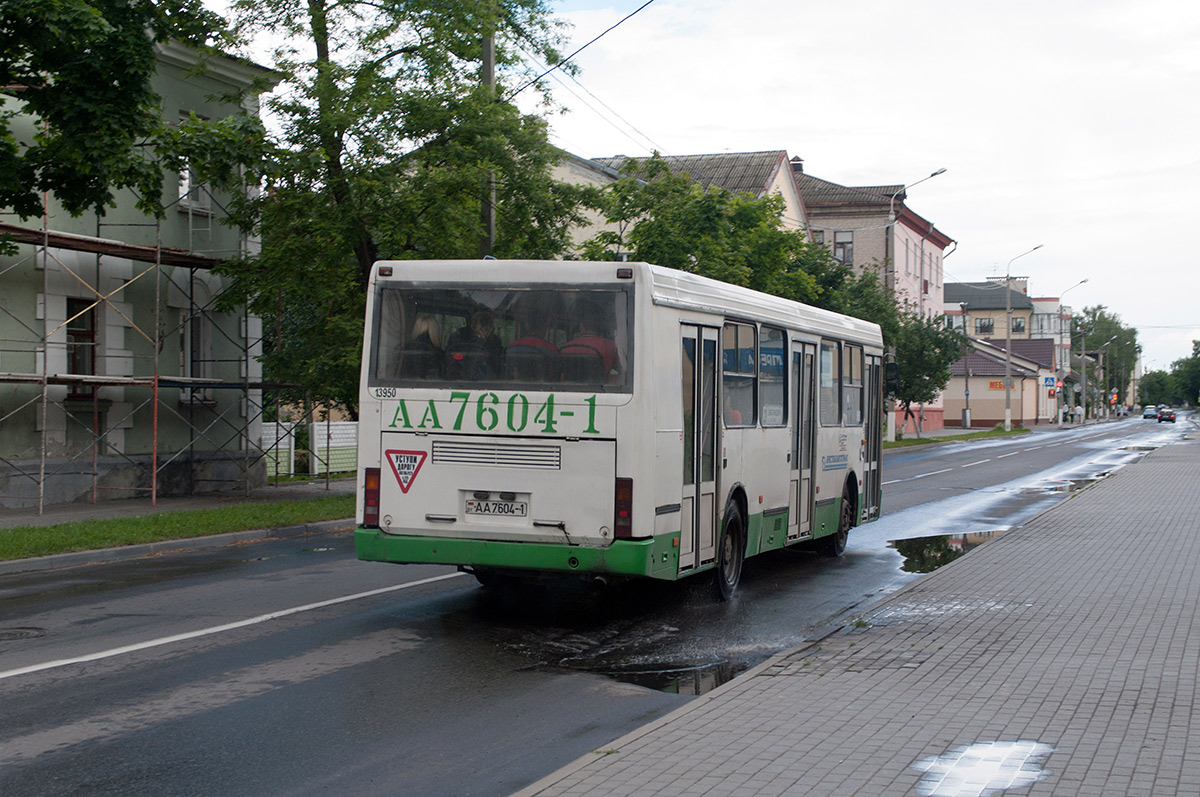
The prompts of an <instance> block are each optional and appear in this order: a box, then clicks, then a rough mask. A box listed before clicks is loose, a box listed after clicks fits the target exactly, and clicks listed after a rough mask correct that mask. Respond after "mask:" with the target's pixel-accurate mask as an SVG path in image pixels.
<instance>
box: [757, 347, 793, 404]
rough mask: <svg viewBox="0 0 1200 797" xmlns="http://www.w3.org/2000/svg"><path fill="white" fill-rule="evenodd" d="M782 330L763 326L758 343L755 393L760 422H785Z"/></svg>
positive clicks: (784, 361)
mask: <svg viewBox="0 0 1200 797" xmlns="http://www.w3.org/2000/svg"><path fill="white" fill-rule="evenodd" d="M783 341H784V338H783V330H782V329H775V328H773V327H763V328H762V342H761V343H760V344H759V347H758V381H759V384H758V395H759V399H760V402H761V404H760V406H761V410H760V415H761V417H762V425H763V426H787V379H786V378H785V376H786V372H785V368H784V366H785V364H786V363H787V358H786V352H785V350H784V343H783Z"/></svg>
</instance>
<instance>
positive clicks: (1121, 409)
mask: <svg viewBox="0 0 1200 797" xmlns="http://www.w3.org/2000/svg"><path fill="white" fill-rule="evenodd" d="M1128 414H1129V408H1128V407H1117V417H1118V418H1124V417H1125V416H1126V415H1128Z"/></svg>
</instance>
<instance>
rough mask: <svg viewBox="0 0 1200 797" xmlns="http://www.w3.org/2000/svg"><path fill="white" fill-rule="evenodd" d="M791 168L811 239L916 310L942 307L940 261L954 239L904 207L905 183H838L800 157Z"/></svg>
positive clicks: (931, 312)
mask: <svg viewBox="0 0 1200 797" xmlns="http://www.w3.org/2000/svg"><path fill="white" fill-rule="evenodd" d="M792 170H793V171H794V172H795V174H796V182H797V183H798V185H799V186H800V193H801V195H802V196H803V197H804V206H805V208H806V209H807V211H808V221H809V233H810V235H811V237H812V239H813V240H814V241H816V242H817V243H823V244H824V245H825V246H828V247H829V248H830V250H831V251H832V252H833V257H834V259H835V260H837V261H839V262H841V263H843V264H844V265H846V266H847V267H848V268H853V269H854V270H855V271H856V272H858V273H861V272H863V271H868V270H873V271H875V272H877V273H879V274H880V275H881V276H882V277H883V279H884V284H885V285H886V286H887V287H888V288H889V289H891V290H892V292H893V293H894V294H895V296H896V300H897V301H898V302H900V303H901V304H902V305H905V306H907V307H908V308H909V309H911V310H913V311H914V312H917V313H919V314H921V315H923V316H930V315H938V314H940V313H941V312H942V286H943V277H944V271H943V263H942V261H943V260H945V258H946V257H948V256H949V255H950V254H952V253H953V251H954V250H953V249H951V250H950V252H947V251H946V248H947V247H949V246H950V245H951V244H954V243H955V242H954V239H952V238H950V237H949V236H948V235H946V234H945V233H943V232H941V231H940V230H938V229H937V227H936V226H935V225H934V223H933V222H931V221H929V220H928V219H925V218H923V217H922V216H920V215H918V214H917V213H916V212H915V211H913V210H912V209H911V208H910V207H908V205H907V204H906V202H905V199H906V198H907V193H906V191H905V187H904V186H903V185H879V186H857V187H855V186H844V185H838V184H837V183H831V182H829V181H828V180H822V179H821V178H819V177H814V176H813V175H811V174H807V173H805V171H804V163H803V161H801V160H800V159H799V158H793V159H792Z"/></svg>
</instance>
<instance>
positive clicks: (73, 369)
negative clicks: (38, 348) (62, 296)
mask: <svg viewBox="0 0 1200 797" xmlns="http://www.w3.org/2000/svg"><path fill="white" fill-rule="evenodd" d="M67 373H70V374H82V375H84V376H95V375H96V306H95V303H93V302H91V301H89V300H88V299H67ZM91 396H92V386H91V385H79V384H73V385H71V387H70V389H69V390H68V398H84V397H86V398H91Z"/></svg>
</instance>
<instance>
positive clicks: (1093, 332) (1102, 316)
mask: <svg viewBox="0 0 1200 797" xmlns="http://www.w3.org/2000/svg"><path fill="white" fill-rule="evenodd" d="M1071 340H1072V341H1073V342H1076V343H1077V344H1078V345H1079V347H1080V352H1081V354H1082V355H1089V354H1090V355H1094V357H1093V358H1091V363H1094V364H1095V365H1094V366H1093V365H1092V364H1090V363H1089V365H1088V366H1087V367H1088V373H1087V377H1088V382H1089V384H1090V386H1091V388H1090V389H1091V391H1092V393H1091V395H1093V396H1103V395H1105V394H1107V393H1109V391H1113V390H1115V391H1116V392H1117V401H1118V403H1120V404H1129V403H1132V399H1131V397H1130V396H1128V395H1127V392H1128V388H1129V384H1130V381H1131V379H1132V378H1133V369H1134V368H1135V367H1136V366H1137V361H1138V357H1139V355H1140V352H1141V347H1140V346H1139V345H1138V340H1137V330H1136V329H1134V328H1132V327H1126V326H1125V325H1124V324H1123V323H1121V317H1120V316H1118V315H1116V314H1115V313H1111V312H1109V311H1108V309H1107V308H1106V307H1105V306H1104V305H1096V306H1095V307H1085V308H1083V312H1082V313H1081V314H1079V315H1077V316H1075V317H1073V318H1072V319H1071ZM1085 342H1086V345H1087V351H1086V352H1084V351H1083V346H1084V344H1085ZM1101 352H1103V364H1104V372H1103V373H1100V372H1099V371H1098V369H1099V366H1100V363H1101Z"/></svg>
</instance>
